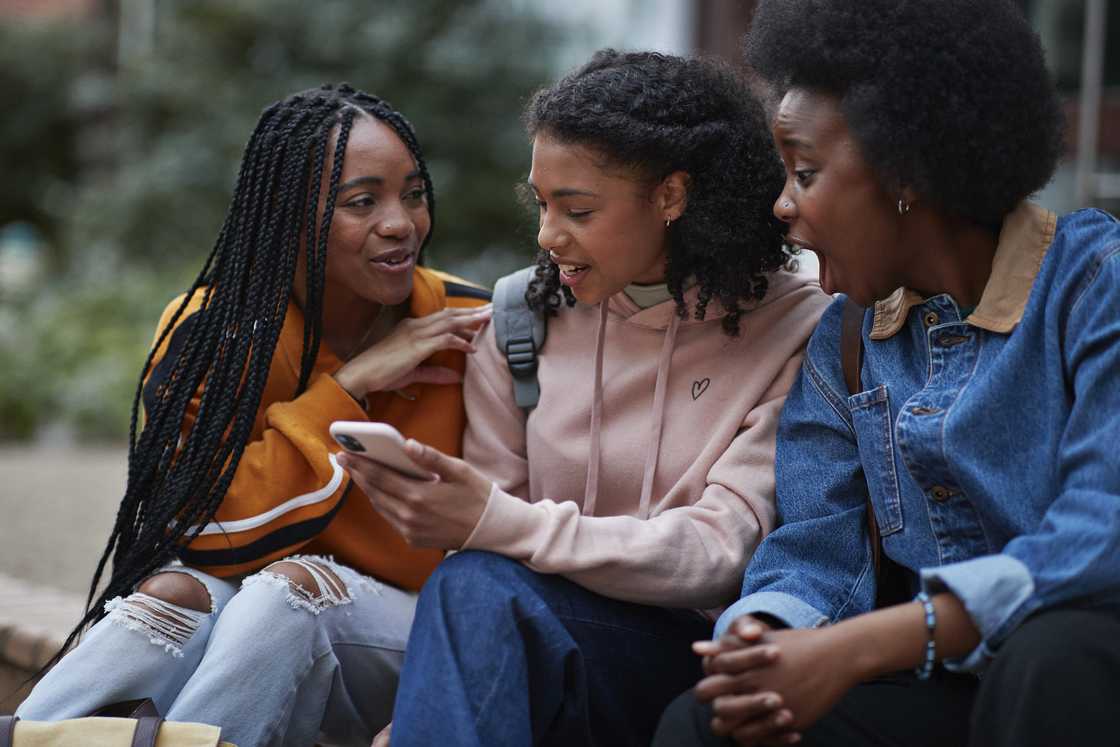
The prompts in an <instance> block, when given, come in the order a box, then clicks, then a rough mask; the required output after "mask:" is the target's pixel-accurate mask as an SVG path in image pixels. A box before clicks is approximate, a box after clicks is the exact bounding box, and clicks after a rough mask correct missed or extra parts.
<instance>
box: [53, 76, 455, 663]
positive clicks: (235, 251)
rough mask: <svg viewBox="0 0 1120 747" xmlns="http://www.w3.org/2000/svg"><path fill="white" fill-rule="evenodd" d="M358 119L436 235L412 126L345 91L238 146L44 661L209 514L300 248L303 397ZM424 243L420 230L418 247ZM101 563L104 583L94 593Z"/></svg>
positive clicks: (260, 383)
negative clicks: (412, 187)
mask: <svg viewBox="0 0 1120 747" xmlns="http://www.w3.org/2000/svg"><path fill="white" fill-rule="evenodd" d="M367 115H368V116H372V117H375V118H376V119H378V120H380V121H381V122H384V123H385V124H386V125H388V126H389V127H391V128H392V129H393V131H394V132H396V134H397V135H398V136H399V137H400V139H401V141H403V142H404V144H405V146H406V147H407V148H408V150H409V152H410V153H411V154H412V157H413V158H414V159H415V161H416V166H417V169H418V170H419V172H420V175H421V178H422V179H423V182H424V190H425V193H426V197H427V206H428V212H429V214H430V215H431V217H432V222H433V225H434V221H435V199H434V195H433V194H432V182H431V178H430V177H429V175H428V170H427V166H426V165H425V163H424V159H423V156H422V154H421V151H420V145H419V143H418V142H417V140H416V135H415V132H414V131H413V128H412V125H411V124H410V123H409V122H408V120H406V119H405V118H404V116H403V115H401V114H400V113H399V112H397V111H396V110H395V109H393V108H392V106H390V105H389V104H388V103H387V102H385V101H383V100H382V99H379V98H377V97H375V96H371V95H369V94H367V93H363V92H361V91H357V90H355V89H354V88H352V87H350V86H349V85H347V84H340V85H338V86H332V85H325V86H323V87H321V88H317V89H312V90H309V91H304V92H301V93H297V94H294V95H292V96H289V97H288V98H285V99H283V100H282V101H279V102H276V103H274V104H272V105H271V106H269V107H267V108H266V109H265V110H264V112H263V113H262V114H261V117H260V119H259V121H258V122H257V126H256V128H255V129H254V130H253V133H252V135H251V136H250V137H249V142H248V144H247V145H246V146H245V152H244V155H243V156H242V160H241V167H240V171H239V173H238V176H237V183H236V186H235V187H234V191H233V199H232V200H231V202H230V206H229V210H228V212H227V213H226V217H225V220H224V222H223V224H222V227H221V230H220V231H219V233H218V239H217V241H216V242H215V244H214V248H213V250H212V251H211V252H210V255H209V257H207V259H206V261H205V263H204V265H203V267H202V271H201V272H199V274H198V277H197V278H196V279H195V280H194V282H193V284H192V285H191V287H190V289H189V290H188V291H187V293H186V296H185V298H184V299H183V301H182V303H180V304H179V306H178V309H177V310H176V311H175V313H174V315H173V316H172V317H171V319H170V321H169V322H168V323H167V325H166V326H165V327H164V328H163V329H162V330H161V331H160V334H159V338H158V339H157V341H156V343H155V345H153V346H152V352H151V353H149V354H148V358H147V360H146V361H145V362H144V367H143V371H142V372H141V374H140V381H139V383H138V384H137V387H136V394H135V396H134V397H133V402H132V416H131V423H130V427H129V452H128V483H127V487H126V488H125V495H124V498H123V499H122V500H121V504H120V509H119V510H118V512H117V518H116V523H115V525H114V526H113V532H112V534H111V535H110V537H109V541H108V544H107V545H106V547H105V551H104V553H103V554H102V556H101V560H100V561H99V562H98V564H97V570H96V572H95V573H94V575H93V580H92V581H91V583H90V590H89V595H88V597H87V600H86V603H87V607H86V612H85V615H84V616H83V617H82V620H81V621H80V622H79V623H78V625H77V626H76V627H75V628H74V630H73V631H72V632H71V633H70V635H69V636H68V637H67V639H66V642H65V644H64V645H63V647H62V649H61V650H60V651H59V653H58V654H57V655H56V657H55V659H52V662H51V663H53V662H54V661H55V660H57V658H58V657H59V656H61V655H62V653H63V652H65V651H66V650H67V649H68V648H69V647H70V645H71V644H73V642H74V641H75V640H76V639H77V637H78V636H79V635H80V633H81V631H82V630H83V629H84V628H85V626H87V625H89V624H90V623H92V622H94V621H96V620H97V619H98V618H99V617H100V616H101V615H103V614H104V613H103V612H102V608H103V606H104V604H105V603H106V602H107V601H108V600H110V599H113V598H114V597H116V596H120V595H126V594H128V593H130V592H131V591H132V589H133V588H134V587H135V586H136V585H137V584H138V583H139V582H140V581H142V580H143V579H144V578H145V577H147V576H148V575H150V574H152V573H153V572H154V571H156V570H158V569H159V568H160V567H162V566H163V565H165V564H166V563H167V562H168V561H169V560H170V559H172V558H173V557H174V556H175V555H176V553H177V552H178V550H179V549H180V548H181V547H183V546H185V545H186V544H188V543H190V542H191V540H193V539H194V538H195V536H197V534H198V533H199V532H200V531H201V530H202V528H203V527H204V526H205V525H206V524H207V523H208V522H209V521H210V519H211V518H213V516H214V514H215V513H216V511H217V510H218V505H219V504H220V503H221V502H222V499H223V498H224V497H225V494H226V490H227V489H228V488H229V485H230V482H231V481H232V480H233V476H234V473H235V472H236V471H237V465H238V462H239V461H240V458H241V454H242V452H243V451H244V449H245V445H246V443H247V442H248V440H249V437H250V434H251V432H252V428H253V423H254V420H255V418H256V414H257V409H258V407H259V406H260V400H261V395H262V392H263V390H264V386H265V381H266V379H267V378H268V372H269V368H270V365H271V362H272V356H273V353H274V351H275V349H276V344H277V340H278V339H279V337H280V331H281V328H282V326H283V322H284V316H285V313H286V311H287V308H288V301H289V298H290V297H291V295H292V291H293V284H294V278H295V270H296V261H297V258H298V255H299V253H300V247H301V243H302V245H303V246H304V247H306V262H307V287H306V304H305V306H306V308H304V310H303V311H304V318H305V320H306V321H305V324H304V330H303V352H302V358H301V363H300V375H299V384H298V385H297V387H296V390H295V392H293V396H298V395H299V394H300V393H302V392H303V391H304V390H305V389H306V388H307V385H308V383H309V379H310V377H311V372H312V370H313V367H314V364H315V359H316V358H317V356H318V354H319V343H320V340H321V338H322V333H323V329H322V304H323V288H324V278H325V274H324V269H325V266H326V257H327V238H328V235H329V234H330V228H331V219H332V216H333V212H334V203H335V199H336V197H337V192H338V183H339V178H340V176H341V174H342V165H343V159H344V155H345V153H346V144H347V140H348V138H349V134H350V128H351V125H352V123H353V121H354V118H355V117H362V116H367ZM332 132H337V135H336V140H335V145H334V156H333V162H332V168H331V173H330V174H329V181H328V187H327V189H328V192H327V195H326V201H325V208H324V210H323V214H322V216H317V212H318V204H319V198H320V192H321V185H322V178H323V169H324V164H325V163H326V160H327V158H326V156H327V147H328V144H329V142H330V139H331V135H332ZM317 218H318V219H317ZM430 237H431V232H430V231H429V233H428V237H426V238H425V240H424V245H426V244H427V240H428V238H430ZM301 238H302V241H301ZM424 245H422V246H421V249H423V246H424ZM199 293H201V294H202V302H201V308H200V309H199V311H198V312H197V314H196V321H195V323H194V324H193V325H192V327H191V328H190V330H189V334H187V337H186V341H185V344H184V345H183V347H182V348H181V352H180V353H179V355H178V356H177V357H176V359H175V360H174V362H173V364H172V367H171V369H170V373H169V375H168V376H167V378H166V379H165V380H164V382H163V383H162V384H161V385H160V386H159V387H158V388H157V390H156V393H155V394H156V396H155V401H154V404H152V403H151V402H150V401H149V404H148V406H147V407H146V409H145V415H146V417H145V424H144V427H143V429H142V430H141V431H140V433H139V437H137V421H138V419H139V415H140V402H141V396H142V394H143V390H144V385H145V381H146V379H147V377H148V373H149V372H150V371H151V368H152V359H153V357H154V355H155V352H156V351H157V350H158V349H159V348H160V347H161V345H162V344H163V342H164V340H166V339H167V337H168V335H169V334H170V332H171V330H172V329H173V328H174V327H175V325H176V323H177V322H178V321H179V319H180V317H181V316H182V314H183V312H184V310H185V309H186V308H187V305H188V303H189V302H190V301H191V299H192V298H193V297H194V296H195V294H199ZM203 382H205V387H204V388H203V390H202V394H201V401H200V402H199V405H198V412H197V416H196V419H195V422H194V424H193V426H192V427H191V428H190V429H189V431H187V432H185V433H184V432H182V424H183V418H184V415H185V414H186V412H187V407H188V405H189V403H190V401H191V398H192V397H193V396H195V394H196V392H197V391H198V390H199V388H200V386H201V385H202V383H203ZM110 557H111V558H112V561H113V564H112V573H111V575H110V577H109V581H108V583H107V585H106V587H105V589H104V590H103V591H102V592H101V593H100V594H98V593H97V587H98V585H99V583H100V581H101V578H102V574H103V572H104V570H105V566H106V564H107V563H108V562H109V559H110Z"/></svg>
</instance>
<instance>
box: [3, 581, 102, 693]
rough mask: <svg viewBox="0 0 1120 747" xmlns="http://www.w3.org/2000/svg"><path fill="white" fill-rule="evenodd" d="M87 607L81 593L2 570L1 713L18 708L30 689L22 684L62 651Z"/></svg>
mask: <svg viewBox="0 0 1120 747" xmlns="http://www.w3.org/2000/svg"><path fill="white" fill-rule="evenodd" d="M84 608H85V599H84V598H83V597H81V596H80V595H78V594H74V593H72V592H66V591H60V590H58V589H52V588H49V587H45V586H43V585H42V584H32V583H29V582H27V581H24V580H21V579H18V578H14V577H12V576H8V575H5V574H3V573H0V714H3V713H11V712H12V710H14V709H15V706H16V705H17V704H18V703H19V701H20V700H22V698H23V696H24V695H25V694H26V692H27V689H28V688H27V687H20V685H21V684H22V683H24V681H25V680H27V678H28V677H30V676H31V675H32V674H34V673H35V672H36V671H38V670H39V669H40V668H41V667H42V666H43V665H44V664H46V663H47V662H48V661H49V660H50V658H51V657H52V656H53V655H54V653H55V652H56V651H58V649H59V647H60V646H61V645H62V642H63V641H65V640H66V636H67V634H69V632H70V630H71V629H72V628H73V627H74V624H75V623H77V622H78V620H79V619H80V618H81V616H82V612H83V610H84ZM17 690H18V691H17Z"/></svg>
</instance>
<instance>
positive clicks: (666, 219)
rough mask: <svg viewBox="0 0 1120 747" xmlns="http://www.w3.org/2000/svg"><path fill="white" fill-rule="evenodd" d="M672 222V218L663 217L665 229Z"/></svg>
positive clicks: (669, 216)
mask: <svg viewBox="0 0 1120 747" xmlns="http://www.w3.org/2000/svg"><path fill="white" fill-rule="evenodd" d="M672 222H673V216H671V215H666V216H665V227H666V228H668V227H669V224H671V223H672Z"/></svg>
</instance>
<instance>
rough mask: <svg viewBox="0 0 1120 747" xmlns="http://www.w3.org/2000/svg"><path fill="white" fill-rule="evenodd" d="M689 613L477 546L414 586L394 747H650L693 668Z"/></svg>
mask: <svg viewBox="0 0 1120 747" xmlns="http://www.w3.org/2000/svg"><path fill="white" fill-rule="evenodd" d="M711 630H712V626H711V623H710V622H709V621H708V620H706V619H704V618H703V617H701V616H700V615H699V614H697V613H696V612H693V611H690V610H668V609H660V608H657V607H647V606H643V605H638V604H629V603H626V602H620V601H618V600H614V599H608V598H606V597H603V596H600V595H598V594H594V593H592V592H590V591H588V590H586V589H584V588H583V587H581V586H578V585H577V584H574V583H572V582H571V581H568V580H567V579H565V578H562V577H560V576H552V575H544V574H540V573H535V572H533V571H531V570H529V569H528V568H526V567H525V566H524V565H522V564H521V563H518V562H516V561H512V560H509V559H508V558H504V557H502V556H500V555H495V554H492V553H486V552H461V553H457V554H455V555H452V556H451V557H450V558H448V559H446V560H444V561H443V563H441V564H440V566H439V567H438V568H437V569H436V572H435V573H434V574H433V575H432V577H431V578H430V579H429V580H428V582H427V584H425V586H424V589H423V591H422V592H421V593H420V600H419V602H418V604H417V608H416V619H415V621H414V622H413V626H412V634H411V636H410V638H409V641H408V647H407V651H406V654H405V662H404V669H403V670H402V672H401V680H400V687H399V689H398V691H397V701H396V707H395V711H394V714H393V736H392V741H393V747H408V745H425V746H426V747H430V746H431V745H439V746H440V747H449V746H450V745H472V746H473V745H478V746H480V747H501V746H502V745H543V744H555V745H603V746H604V747H606V746H608V745H609V746H610V747H615V745H619V746H623V745H648V744H649V742H650V739H651V738H652V736H653V730H654V728H655V727H656V725H657V719H658V718H659V716H660V714H661V712H662V711H663V710H664V709H665V706H667V705H668V704H669V702H670V701H671V700H672V699H673V698H674V697H676V696H677V695H678V694H680V693H681V692H684V691H685V690H686V689H687V688H689V687H691V686H692V685H693V684H694V683H695V682H696V680H697V679H699V677H700V676H701V669H700V659H699V657H697V656H696V655H695V654H693V653H692V650H691V647H690V644H691V643H692V641H694V640H699V639H703V638H708V637H710V636H711Z"/></svg>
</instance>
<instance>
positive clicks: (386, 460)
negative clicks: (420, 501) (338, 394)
mask: <svg viewBox="0 0 1120 747" xmlns="http://www.w3.org/2000/svg"><path fill="white" fill-rule="evenodd" d="M330 430H331V437H333V438H334V440H335V441H337V442H338V445H339V446H341V447H342V448H344V449H346V450H347V451H348V452H350V453H351V454H357V455H359V456H364V457H366V458H367V459H372V460H373V461H375V462H377V463H378V464H383V465H385V466H386V467H389V468H390V469H394V470H396V471H397V472H400V473H401V474H402V475H406V476H407V477H411V478H413V479H416V480H434V479H436V476H435V475H434V474H432V473H431V472H429V471H428V470H426V469H424V468H423V467H420V466H418V465H417V464H416V463H415V462H413V461H412V459H411V458H410V457H409V456H408V454H406V453H405V450H404V436H402V435H401V434H400V431H398V430H397V429H396V428H394V427H393V426H391V425H389V424H388V423H365V422H362V421H360V420H336V421H335V422H333V423H331V429H330Z"/></svg>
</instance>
